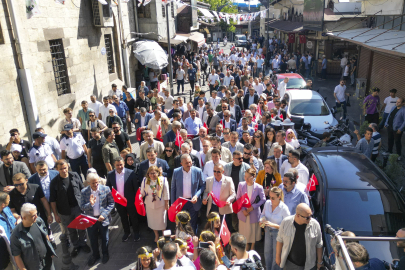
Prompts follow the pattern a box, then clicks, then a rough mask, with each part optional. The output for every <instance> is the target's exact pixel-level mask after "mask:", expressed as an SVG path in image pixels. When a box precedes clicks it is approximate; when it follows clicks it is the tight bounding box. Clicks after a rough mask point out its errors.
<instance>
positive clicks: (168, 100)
mask: <svg viewBox="0 0 405 270" xmlns="http://www.w3.org/2000/svg"><path fill="white" fill-rule="evenodd" d="M164 93H165V96H166V99H165V110H167V111H166V112H169V111H170V110H171V109H173V100H174V99H173V97H172V96H171V95H170V92H169V89H164Z"/></svg>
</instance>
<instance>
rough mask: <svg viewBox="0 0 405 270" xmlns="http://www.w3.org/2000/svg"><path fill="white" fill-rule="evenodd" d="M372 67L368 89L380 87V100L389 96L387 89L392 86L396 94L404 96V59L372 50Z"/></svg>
mask: <svg viewBox="0 0 405 270" xmlns="http://www.w3.org/2000/svg"><path fill="white" fill-rule="evenodd" d="M372 68H373V69H372V71H371V78H370V89H371V88H373V87H378V88H380V89H381V92H380V98H381V100H383V99H384V98H385V97H387V96H389V91H390V90H391V89H392V88H395V89H397V90H398V92H397V95H398V96H405V89H404V88H403V85H404V70H405V59H400V58H397V57H391V56H389V55H388V54H383V53H379V52H374V59H373V67H372Z"/></svg>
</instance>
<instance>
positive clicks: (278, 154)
mask: <svg viewBox="0 0 405 270" xmlns="http://www.w3.org/2000/svg"><path fill="white" fill-rule="evenodd" d="M273 145H274V144H273ZM272 148H273V147H272ZM273 153H274V155H272V156H270V157H269V158H268V159H272V160H274V161H275V162H276V166H277V172H278V173H280V171H281V165H282V164H283V162H284V161H285V160H287V159H288V156H286V155H283V148H282V147H281V145H276V146H274V149H273Z"/></svg>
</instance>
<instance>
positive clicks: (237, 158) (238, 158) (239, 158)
mask: <svg viewBox="0 0 405 270" xmlns="http://www.w3.org/2000/svg"><path fill="white" fill-rule="evenodd" d="M234 159H236V160H243V157H236V158H234Z"/></svg>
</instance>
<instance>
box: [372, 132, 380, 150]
mask: <svg viewBox="0 0 405 270" xmlns="http://www.w3.org/2000/svg"><path fill="white" fill-rule="evenodd" d="M372 138H373V140H374V147H373V152H372V154H373V155H376V154H378V146H379V145H380V142H381V134H380V133H378V132H377V131H376V132H373V136H372Z"/></svg>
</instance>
